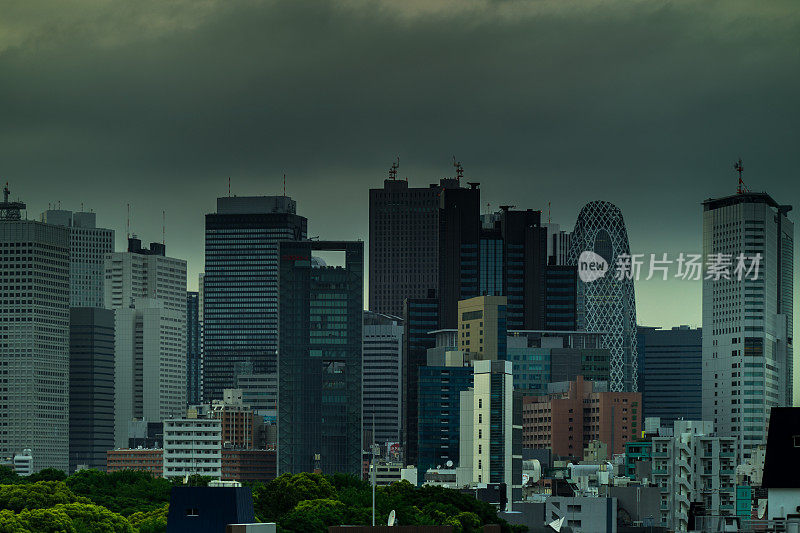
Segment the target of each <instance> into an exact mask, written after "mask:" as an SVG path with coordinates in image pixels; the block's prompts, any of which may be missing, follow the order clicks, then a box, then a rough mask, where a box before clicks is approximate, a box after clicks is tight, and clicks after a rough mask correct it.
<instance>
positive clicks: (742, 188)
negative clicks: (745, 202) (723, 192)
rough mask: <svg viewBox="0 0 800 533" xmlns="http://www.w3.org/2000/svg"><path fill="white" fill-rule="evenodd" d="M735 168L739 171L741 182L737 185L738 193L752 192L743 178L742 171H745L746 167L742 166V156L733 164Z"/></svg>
mask: <svg viewBox="0 0 800 533" xmlns="http://www.w3.org/2000/svg"><path fill="white" fill-rule="evenodd" d="M733 169H734V170H735V171H736V172H738V173H739V184H738V185H737V187H736V194H742V193H744V192H750V189H748V188H747V185H745V184H744V181H743V180H742V172H744V167H743V166H742V158H741V157H740V158H739V160H738V161H736V162H735V163H734V164H733Z"/></svg>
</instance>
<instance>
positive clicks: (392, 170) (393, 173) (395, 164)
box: [389, 155, 400, 180]
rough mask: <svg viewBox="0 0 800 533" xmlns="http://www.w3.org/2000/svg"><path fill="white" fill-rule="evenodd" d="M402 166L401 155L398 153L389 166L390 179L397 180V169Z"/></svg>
mask: <svg viewBox="0 0 800 533" xmlns="http://www.w3.org/2000/svg"><path fill="white" fill-rule="evenodd" d="M398 168H400V156H399V155H398V156H397V158H396V159H395V160H394V161H392V166H391V167H390V168H389V179H390V180H396V179H397V169H398Z"/></svg>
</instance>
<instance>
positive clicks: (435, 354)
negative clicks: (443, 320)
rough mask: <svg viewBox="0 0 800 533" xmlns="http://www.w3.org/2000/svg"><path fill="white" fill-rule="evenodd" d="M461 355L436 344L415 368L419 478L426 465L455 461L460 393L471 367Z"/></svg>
mask: <svg viewBox="0 0 800 533" xmlns="http://www.w3.org/2000/svg"><path fill="white" fill-rule="evenodd" d="M437 337H438V338H439V339H442V338H443V337H442V336H441V335H437ZM465 356H466V354H465V353H464V352H463V351H461V350H458V349H457V348H455V347H449V346H437V347H436V348H433V349H431V350H428V361H427V363H428V364H427V365H426V366H422V367H420V368H419V382H418V398H419V400H418V401H419V404H418V411H419V420H418V433H417V450H418V452H417V453H418V460H417V462H415V463H414V464H415V465H416V466H417V475H418V480H419V481H424V479H425V473H426V472H427V471H428V469H429V468H452V467H453V465H455V464H458V454H459V423H460V420H459V416H460V415H459V413H460V406H461V404H460V394H461V392H462V391H465V390H467V389H468V388H469V387H471V386H472V367H471V366H469V363H468V362H467V361H466V360H465ZM465 364H466V366H465ZM448 463H449V464H448Z"/></svg>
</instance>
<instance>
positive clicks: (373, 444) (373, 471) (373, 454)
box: [370, 413, 379, 527]
mask: <svg viewBox="0 0 800 533" xmlns="http://www.w3.org/2000/svg"><path fill="white" fill-rule="evenodd" d="M370 451H371V452H372V527H375V485H376V479H375V470H376V465H375V455H376V454H377V453H378V451H379V449H378V445H377V444H376V443H375V413H372V445H371V446H370Z"/></svg>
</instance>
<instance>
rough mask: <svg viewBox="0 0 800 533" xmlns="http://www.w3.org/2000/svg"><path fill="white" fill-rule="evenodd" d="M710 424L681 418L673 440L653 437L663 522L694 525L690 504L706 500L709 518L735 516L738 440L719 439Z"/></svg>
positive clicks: (673, 526)
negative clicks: (710, 516) (692, 523)
mask: <svg viewBox="0 0 800 533" xmlns="http://www.w3.org/2000/svg"><path fill="white" fill-rule="evenodd" d="M713 430H714V424H713V422H709V421H704V422H701V421H697V420H677V421H675V431H674V435H673V436H672V437H654V438H653V444H652V451H651V455H652V460H653V463H652V465H653V471H652V475H653V482H654V483H655V484H656V485H658V486H659V488H660V489H661V524H660V525H662V526H664V527H667V528H669V529H671V530H674V531H686V530H687V528H688V527H689V505H690V503H691V502H701V503H702V504H703V505H704V507H705V510H706V514H708V515H733V514H734V511H735V497H736V483H735V481H736V477H735V474H736V462H735V461H736V445H737V444H736V438H735V437H718V436H716V435H715V434H714V432H713Z"/></svg>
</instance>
